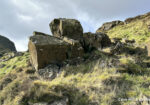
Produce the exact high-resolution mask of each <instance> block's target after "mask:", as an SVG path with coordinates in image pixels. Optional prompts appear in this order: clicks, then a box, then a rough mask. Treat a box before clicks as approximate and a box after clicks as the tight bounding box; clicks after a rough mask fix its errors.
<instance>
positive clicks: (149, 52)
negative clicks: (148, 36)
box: [146, 42, 150, 56]
mask: <svg viewBox="0 0 150 105" xmlns="http://www.w3.org/2000/svg"><path fill="white" fill-rule="evenodd" d="M146 47H147V54H148V56H150V42H149V43H147V46H146Z"/></svg>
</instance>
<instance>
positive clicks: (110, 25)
mask: <svg viewBox="0 0 150 105" xmlns="http://www.w3.org/2000/svg"><path fill="white" fill-rule="evenodd" d="M121 24H124V22H122V21H119V20H117V21H112V22H107V23H104V24H103V25H102V26H101V27H100V28H99V29H98V30H97V31H96V32H105V31H108V30H110V29H112V28H114V27H115V26H117V25H121Z"/></svg>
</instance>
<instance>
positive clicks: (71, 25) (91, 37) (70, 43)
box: [28, 18, 110, 70]
mask: <svg viewBox="0 0 150 105" xmlns="http://www.w3.org/2000/svg"><path fill="white" fill-rule="evenodd" d="M49 26H50V29H51V31H52V34H53V36H52V35H47V34H44V33H41V32H33V36H31V37H30V40H29V44H28V47H29V52H30V55H31V57H30V60H31V63H32V65H33V66H34V67H35V69H36V70H39V69H42V68H44V67H46V66H47V65H49V64H58V63H62V62H63V61H65V60H67V59H73V58H78V57H82V56H83V55H84V53H85V51H86V50H87V49H90V48H95V49H98V48H101V47H105V46H107V45H109V44H110V39H109V38H108V36H107V35H105V34H102V33H101V34H100V33H99V34H98V33H97V34H92V33H85V34H83V28H82V26H81V24H80V22H79V21H78V20H75V19H64V18H63V19H62V18H60V19H54V20H53V21H52V22H51V23H50V25H49Z"/></svg>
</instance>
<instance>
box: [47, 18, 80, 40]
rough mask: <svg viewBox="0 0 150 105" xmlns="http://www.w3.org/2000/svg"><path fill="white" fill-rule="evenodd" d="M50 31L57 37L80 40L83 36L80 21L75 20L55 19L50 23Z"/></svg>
mask: <svg viewBox="0 0 150 105" xmlns="http://www.w3.org/2000/svg"><path fill="white" fill-rule="evenodd" d="M49 26H50V29H51V31H52V34H53V35H54V36H55V37H59V38H60V37H64V36H66V37H68V38H71V39H75V40H79V39H80V38H81V37H82V35H83V28H82V26H81V24H80V22H79V21H78V20H75V19H64V18H59V19H54V20H53V21H52V22H51V23H50V25H49Z"/></svg>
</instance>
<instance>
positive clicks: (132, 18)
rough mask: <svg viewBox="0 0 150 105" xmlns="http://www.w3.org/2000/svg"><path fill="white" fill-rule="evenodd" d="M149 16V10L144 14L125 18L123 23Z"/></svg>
mask: <svg viewBox="0 0 150 105" xmlns="http://www.w3.org/2000/svg"><path fill="white" fill-rule="evenodd" d="M149 17H150V12H149V13H146V14H144V15H138V16H136V17H131V18H127V19H126V20H125V23H126V24H128V23H131V22H133V21H136V20H140V19H146V18H149Z"/></svg>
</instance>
